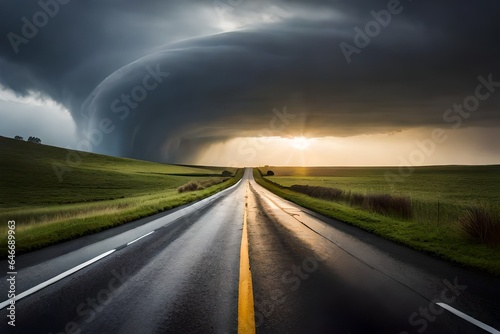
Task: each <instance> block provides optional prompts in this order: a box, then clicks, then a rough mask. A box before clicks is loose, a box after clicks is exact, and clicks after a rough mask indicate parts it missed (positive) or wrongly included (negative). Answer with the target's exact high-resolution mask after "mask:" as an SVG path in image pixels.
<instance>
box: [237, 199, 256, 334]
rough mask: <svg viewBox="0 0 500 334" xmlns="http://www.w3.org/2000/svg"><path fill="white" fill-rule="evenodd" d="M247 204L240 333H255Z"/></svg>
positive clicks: (241, 280) (241, 256) (241, 265)
mask: <svg viewBox="0 0 500 334" xmlns="http://www.w3.org/2000/svg"><path fill="white" fill-rule="evenodd" d="M247 204H248V203H247V202H246V201H245V212H244V214H243V232H242V237H241V250H240V283H239V293H238V333H239V334H243V333H244V334H247V333H250V334H254V333H255V311H254V303H253V287H252V274H251V272H250V258H249V255H248V228H247V216H248V215H247Z"/></svg>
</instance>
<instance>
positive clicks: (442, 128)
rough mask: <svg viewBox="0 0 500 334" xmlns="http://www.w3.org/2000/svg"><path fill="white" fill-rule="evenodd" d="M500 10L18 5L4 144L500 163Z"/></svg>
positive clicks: (268, 157)
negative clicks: (11, 140) (13, 140)
mask: <svg viewBox="0 0 500 334" xmlns="http://www.w3.org/2000/svg"><path fill="white" fill-rule="evenodd" d="M499 12H500V3H499V2H498V1H495V0H478V1H474V2H471V1H451V0H450V1H447V0H444V1H439V2H432V1H423V0H421V1H411V0H405V1H397V0H390V1H377V0H370V1H368V0H358V1H353V0H337V1H335V0H330V1H326V0H311V1H307V2H306V1H292V0H267V1H263V0H220V1H219V0H216V1H213V0H182V1H181V0H178V1H163V0H149V1H142V2H140V1H133V0H99V1H97V0H87V1H76V0H40V1H23V2H14V1H3V2H2V3H1V10H0V13H1V14H0V36H1V38H0V135H1V136H7V137H14V136H16V135H21V136H23V137H25V138H27V137H29V136H36V137H39V138H41V139H42V141H43V142H44V143H46V144H50V145H54V146H60V147H63V148H67V149H79V150H85V151H92V152H96V153H103V154H110V155H116V156H125V157H132V158H138V159H146V160H152V161H159V162H168V163H183V164H202V165H232V166H256V165H264V164H267V165H304V166H307V165H314V166H324V165H334V166H337V165H338V166H349V165H351V166H352V165H360V166H365V165H377V166H386V165H433V164H500V145H498V144H497V143H498V137H499V134H500V113H499V107H500V62H499V61H498V59H500V43H498V32H499V31H500V21H499V20H498V13H499Z"/></svg>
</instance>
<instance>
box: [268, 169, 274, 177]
mask: <svg viewBox="0 0 500 334" xmlns="http://www.w3.org/2000/svg"><path fill="white" fill-rule="evenodd" d="M266 175H267V176H274V172H273V171H272V170H268V171H267V173H266Z"/></svg>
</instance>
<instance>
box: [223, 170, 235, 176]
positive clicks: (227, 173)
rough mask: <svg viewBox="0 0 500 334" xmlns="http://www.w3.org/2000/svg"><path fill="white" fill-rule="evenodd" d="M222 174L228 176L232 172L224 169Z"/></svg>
mask: <svg viewBox="0 0 500 334" xmlns="http://www.w3.org/2000/svg"><path fill="white" fill-rule="evenodd" d="M222 176H224V177H230V176H233V174H232V173H231V172H229V171H227V170H225V171H223V172H222Z"/></svg>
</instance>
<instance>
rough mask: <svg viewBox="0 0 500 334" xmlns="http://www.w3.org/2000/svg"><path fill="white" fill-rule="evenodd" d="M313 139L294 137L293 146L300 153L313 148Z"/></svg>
mask: <svg viewBox="0 0 500 334" xmlns="http://www.w3.org/2000/svg"><path fill="white" fill-rule="evenodd" d="M311 141H312V140H311V139H308V138H306V137H294V138H292V139H291V146H292V147H293V148H294V149H296V150H299V151H305V150H307V149H308V148H309V147H310V146H311Z"/></svg>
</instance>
